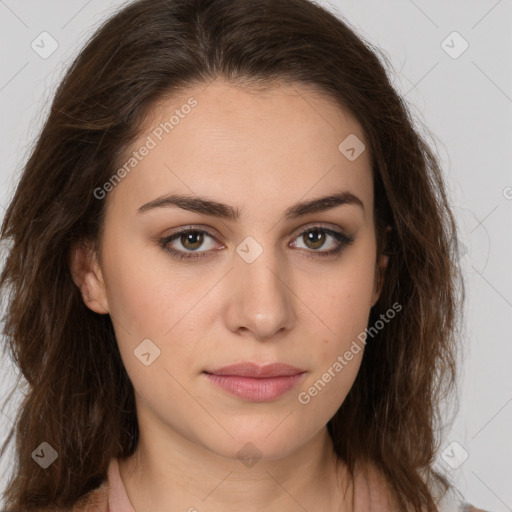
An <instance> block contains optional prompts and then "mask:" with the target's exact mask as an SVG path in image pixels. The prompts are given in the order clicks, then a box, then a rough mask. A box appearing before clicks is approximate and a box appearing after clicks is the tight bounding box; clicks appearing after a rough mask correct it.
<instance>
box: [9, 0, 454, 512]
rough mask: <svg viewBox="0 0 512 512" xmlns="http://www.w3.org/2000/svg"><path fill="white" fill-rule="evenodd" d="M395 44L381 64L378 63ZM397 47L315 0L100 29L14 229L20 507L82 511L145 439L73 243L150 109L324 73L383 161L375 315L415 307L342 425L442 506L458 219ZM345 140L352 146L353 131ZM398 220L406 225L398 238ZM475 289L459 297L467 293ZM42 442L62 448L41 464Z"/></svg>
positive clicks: (179, 6)
mask: <svg viewBox="0 0 512 512" xmlns="http://www.w3.org/2000/svg"><path fill="white" fill-rule="evenodd" d="M379 55H380V57H381V59H382V61H381V59H379ZM383 62H387V59H386V57H385V55H383V54H381V52H380V51H379V50H378V49H376V48H374V47H372V45H370V44H369V43H367V42H365V41H363V40H362V39H361V38H360V37H359V36H357V35H356V33H355V32H354V31H353V30H352V29H351V28H349V24H348V23H346V22H345V21H342V18H341V17H340V16H338V17H337V16H335V15H334V14H331V13H330V12H328V11H327V10H325V9H323V8H321V7H320V6H318V5H316V4H314V3H312V2H311V1H309V0H139V1H135V2H133V3H131V4H129V5H127V6H126V7H124V8H123V9H122V10H121V11H119V12H118V13H117V14H116V15H114V16H113V17H112V18H111V19H109V20H107V21H106V22H105V23H104V24H103V25H102V27H101V28H100V29H99V30H98V31H97V32H96V33H95V34H94V35H93V36H92V38H91V39H90V41H89V42H88V43H87V45H86V46H85V47H84V48H83V49H82V51H81V52H80V54H79V55H78V56H77V58H76V59H75V60H74V62H73V64H72V65H71V67H70V69H69V70H68V72H67V74H66V75H65V77H64V79H63V80H62V82H61V83H60V85H59V87H58V90H57V91H56V94H55V97H54V100H53V103H52V105H51V111H50V113H49V115H48V118H47V120H46V122H45V124H44V126H43V128H42V131H41V133H40V135H39V138H38V140H37V143H36V145H35V147H34V148H33V150H32V152H31V154H30V157H29V158H28V160H27V162H26V164H25V166H24V170H23V174H22V176H21V178H20V180H19V182H18V185H17V189H16V191H15V194H14V197H13V198H12V201H11V202H10V204H9V206H8V208H7V210H6V213H5V217H4V220H3V224H2V231H1V239H2V240H6V241H7V240H8V241H10V242H11V245H10V247H9V249H8V252H7V254H6V259H5V266H4V268H3V271H2V274H1V276H0V290H1V291H2V293H3V294H5V296H6V301H5V302H6V315H5V329H4V334H5V340H6V343H5V347H4V348H5V349H7V348H8V349H9V350H10V355H11V357H12V359H13V361H14V363H15V364H16V365H17V367H18V368H19V369H20V371H21V375H20V378H21V377H23V378H24V380H25V381H26V382H24V383H23V384H20V386H24V387H22V389H24V391H25V392H24V397H23V402H22V404H21V406H20V408H19V410H18V414H17V416H16V418H15V428H13V429H12V430H11V432H10V435H9V437H8V438H7V441H6V443H5V444H4V446H3V449H2V455H3V453H4V452H5V448H6V444H7V443H8V442H9V440H10V439H11V438H12V436H13V433H15V434H16V435H15V439H16V465H15V467H14V473H13V476H12V478H11V480H10V482H9V485H8V487H7V490H6V492H5V494H4V499H5V500H6V501H5V506H6V507H7V508H13V509H16V510H25V509H26V510H32V509H34V508H36V507H37V508H39V507H40V508H45V507H50V506H53V507H71V506H73V504H75V503H76V502H77V501H78V499H79V498H80V497H82V496H83V495H85V494H86V493H87V492H89V491H91V490H92V489H94V488H96V487H98V486H99V485H100V483H101V482H102V481H103V480H104V479H105V478H106V471H107V467H108V464H109V462H110V460H111V458H112V457H125V456H129V455H131V454H132V453H133V451H134V450H135V448H136V446H137V441H138V426H137V418H136V411H135V405H134V390H133V387H132V384H131V382H130V380H129V378H128V375H127V373H126V371H125V368H124V366H123V363H122V359H121V356H120V353H119V350H118V347H117V343H116V339H115V335H114V330H113V326H112V322H111V319H110V317H109V316H108V315H98V314H96V313H94V312H92V311H91V310H90V309H89V308H87V307H86V306H85V304H84V302H83V299H82V296H81V293H80V290H79V289H78V287H77V286H76V285H75V284H74V282H73V280H72V277H71V273H70V268H69V254H70V247H71V246H72V244H74V243H85V242H86V241H91V242H93V243H95V244H96V247H97V248H98V249H100V247H99V246H98V241H99V239H100V234H101V232H102V231H101V230H102V226H103V220H104V217H103V214H104V208H105V201H102V200H98V199H97V197H96V196H95V194H94V190H95V189H97V188H98V187H101V186H102V185H103V184H104V183H106V182H107V181H108V180H109V179H111V177H112V175H113V174H114V172H115V170H116V169H118V166H119V165H120V163H121V162H122V157H123V155H124V154H125V152H126V151H127V149H128V148H129V147H130V144H131V143H133V141H134V140H135V139H136V137H137V136H138V135H139V134H140V129H141V126H142V125H143V121H144V119H145V116H147V114H148V112H149V111H150V108H151V107H152V106H154V105H155V104H156V103H157V102H158V101H159V100H161V99H162V98H164V97H170V96H171V95H172V93H173V92H176V91H181V90H186V88H187V87H188V86H190V85H192V84H200V83H207V82H209V81H210V80H213V79H215V78H217V77H223V78H226V79H229V80H232V81H233V82H236V83H237V84H239V85H265V84H271V83H272V82H273V81H278V80H280V81H287V82H290V83H295V84H299V85H300V84H307V85H309V86H313V87H314V88H315V89H316V90H318V91H320V92H321V93H323V94H325V95H327V96H328V97H329V98H330V99H332V100H333V101H334V102H336V103H337V104H338V105H340V106H341V107H342V108H344V109H347V110H348V111H349V112H350V113H352V115H353V116H354V117H355V118H356V119H357V120H358V121H359V123H360V124H361V126H362V128H363V130H364V132H365V134H366V137H367V140H368V142H369V146H370V147H369V148H368V149H369V150H370V151H371V156H372V166H373V181H374V190H375V219H374V220H375V223H376V230H377V231H376V232H377V253H378V254H380V253H382V252H385V253H386V254H388V255H389V256H390V259H389V264H388V267H387V272H386V276H385V279H384V281H383V289H382V293H381V296H380V298H379V301H378V302H377V303H376V305H375V306H374V307H373V309H372V310H371V313H370V320H369V325H370V324H371V325H373V324H374V323H375V322H376V321H377V320H378V319H379V318H380V315H382V314H384V313H385V312H386V311H387V310H389V308H390V307H391V305H392V304H394V303H398V304H400V305H402V306H403V308H402V311H401V312H400V315H399V319H397V321H393V322H389V323H388V324H387V325H386V327H385V329H382V330H380V331H379V332H378V333H377V334H375V336H374V337H373V339H372V340H371V342H369V343H368V344H367V346H366V349H365V353H364V357H363V361H362V365H361V368H360V371H359V374H358V376H357V378H356V381H355V383H354V385H353V387H352V389H351V391H350V393H349V394H348V396H347V398H346V400H345V401H344V402H343V404H342V405H341V407H340V408H339V410H338V411H337V413H336V414H335V416H334V417H333V418H332V419H331V420H330V421H329V423H328V425H327V428H328V431H329V433H330V435H331V436H332V439H333V442H334V446H335V449H336V452H337V454H338V455H339V458H340V460H343V461H344V462H345V463H346V464H347V465H348V467H349V468H350V469H351V470H353V469H354V468H355V465H356V463H359V462H365V461H366V462H371V463H372V464H375V465H376V466H377V467H378V468H379V470H380V471H381V473H382V474H383V475H384V476H385V477H386V478H387V480H388V482H389V485H390V488H391V489H392V491H393V492H394V494H396V497H397V499H398V501H399V502H400V504H401V505H400V506H401V507H402V508H403V509H404V510H405V509H407V510H414V511H418V512H419V511H420V510H421V511H429V512H431V511H435V510H437V509H436V505H435V500H434V496H433V493H432V487H431V486H432V484H433V483H434V482H435V481H437V482H439V483H441V484H443V485H444V486H446V485H448V482H447V480H445V478H444V477H443V476H442V475H440V474H438V473H436V472H435V471H434V469H433V463H434V459H435V455H436V451H437V449H438V447H439V446H438V444H439V439H438V437H437V434H436V433H437V431H438V427H439V426H440V425H441V424H440V413H439V405H440V403H441V399H442V398H443V397H445V396H448V394H450V393H453V390H454V384H455V381H456V379H455V377H456V364H455V363H456V351H455V345H456V337H457V336H456V335H457V323H458V318H459V316H460V315H459V313H461V310H462V308H460V306H461V304H462V301H463V296H464V286H463V283H462V279H461V276H460V271H459V269H458V265H457V264H456V258H455V257H454V250H453V249H454V248H455V252H456V249H457V238H456V226H455V222H454V217H453V215H452V212H451V210H450V206H449V203H448V199H447V196H446V192H445V186H444V183H443V178H442V174H441V170H440V166H439V164H438V161H437V158H436V156H435V155H434V153H433V151H432V150H431V149H430V147H429V145H428V144H427V143H426V141H425V139H424V138H423V137H422V136H420V134H419V133H418V131H417V129H416V128H415V127H414V123H413V120H412V117H411V115H410V113H409V111H408V107H407V106H406V104H405V102H404V101H403V99H402V98H401V97H400V96H399V95H398V94H397V93H396V91H395V90H394V89H393V87H392V86H391V84H390V81H389V79H388V76H387V72H386V69H385V66H384V64H383ZM340 142H341V141H340ZM386 226H391V228H392V230H391V232H390V233H389V236H388V237H387V238H386V237H385V232H386ZM458 292H460V297H459V296H458ZM42 442H47V443H48V444H49V445H50V446H51V447H53V449H54V450H55V451H56V452H57V454H58V458H57V459H56V460H55V461H54V462H53V464H51V466H50V467H48V468H47V469H46V470H45V471H42V470H41V468H40V467H39V465H37V464H35V463H34V460H33V458H32V453H33V452H34V450H35V449H36V448H37V447H39V446H40V444H41V443H42Z"/></svg>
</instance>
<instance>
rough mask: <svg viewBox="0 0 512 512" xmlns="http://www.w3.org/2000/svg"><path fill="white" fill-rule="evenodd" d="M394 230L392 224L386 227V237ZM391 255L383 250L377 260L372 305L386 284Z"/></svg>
mask: <svg viewBox="0 0 512 512" xmlns="http://www.w3.org/2000/svg"><path fill="white" fill-rule="evenodd" d="M391 230H392V228H391V226H387V228H386V239H387V236H388V234H389V232H390V231H391ZM388 262H389V256H388V255H387V254H386V253H385V252H383V253H381V254H379V256H378V258H377V262H376V264H375V274H374V276H375V277H374V281H373V283H374V286H373V294H372V307H373V306H375V304H376V303H377V301H378V300H379V297H380V294H381V292H382V287H383V285H384V278H385V276H386V268H387V266H388Z"/></svg>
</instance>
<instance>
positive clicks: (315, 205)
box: [137, 190, 364, 221]
mask: <svg viewBox="0 0 512 512" xmlns="http://www.w3.org/2000/svg"><path fill="white" fill-rule="evenodd" d="M346 204H352V205H356V206H360V207H361V209H362V210H363V211H364V204H363V202H362V201H361V199H359V198H358V197H357V196H355V195H354V194H352V193H351V192H348V191H346V190H343V191H341V192H338V193H337V194H332V195H329V196H325V197H318V198H316V199H311V200H309V201H303V202H300V203H297V204H295V205H293V206H291V207H290V208H288V209H287V210H286V211H285V212H284V213H283V217H284V218H286V219H296V218H298V217H302V216H304V215H308V214H310V213H317V212H322V211H326V210H330V209H332V208H336V207H338V206H341V205H346ZM171 206H178V207H179V208H182V209H184V210H189V211H192V212H196V213H200V214H204V215H211V216H213V217H220V218H222V219H226V220H230V221H237V220H239V219H240V216H241V210H240V209H239V208H236V207H233V206H230V205H228V204H223V203H219V202H217V201H212V200H210V199H206V198H204V197H198V196H187V195H181V194H170V195H166V196H162V197H158V198H156V199H153V200H152V201H149V202H148V203H146V204H144V205H142V206H141V207H140V208H139V209H138V210H137V213H144V212H148V211H150V210H154V209H156V208H168V207H171Z"/></svg>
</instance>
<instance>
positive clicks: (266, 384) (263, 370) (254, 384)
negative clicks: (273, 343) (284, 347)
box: [204, 362, 305, 402]
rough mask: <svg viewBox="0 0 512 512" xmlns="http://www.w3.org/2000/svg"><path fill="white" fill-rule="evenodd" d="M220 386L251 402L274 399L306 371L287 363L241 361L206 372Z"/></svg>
mask: <svg viewBox="0 0 512 512" xmlns="http://www.w3.org/2000/svg"><path fill="white" fill-rule="evenodd" d="M204 373H205V374H206V376H207V377H208V379H209V380H210V381H212V382H213V383H215V384H216V385H217V386H219V387H220V388H221V389H223V390H225V391H227V392H229V393H231V394H233V395H235V396H238V397H240V398H244V399H245V400H249V401H251V402H268V401H271V400H275V399H276V398H278V397H279V396H281V395H283V394H284V393H286V392H287V391H289V390H290V389H292V388H293V387H295V386H296V384H297V383H298V381H299V380H300V379H301V377H302V376H303V375H304V373H305V371H304V370H300V369H299V368H294V367H293V366H289V365H287V364H282V363H272V364H268V365H264V366H259V365H257V364H254V363H249V362H248V363H240V364H233V365H229V366H224V367H222V368H219V369H217V370H212V371H206V372H204Z"/></svg>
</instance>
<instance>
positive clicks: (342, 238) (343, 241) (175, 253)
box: [159, 226, 354, 261]
mask: <svg viewBox="0 0 512 512" xmlns="http://www.w3.org/2000/svg"><path fill="white" fill-rule="evenodd" d="M311 231H320V232H323V233H327V234H328V235H330V236H332V237H334V239H335V240H337V241H338V242H339V243H340V245H339V246H338V247H337V248H336V249H331V250H330V251H315V250H313V249H311V250H309V251H306V252H312V253H313V254H314V256H309V257H320V258H327V257H332V256H334V255H336V254H338V253H341V251H342V250H343V249H345V248H346V247H348V246H349V245H351V244H352V243H353V242H354V237H350V236H348V235H345V234H344V233H342V232H340V231H333V230H331V229H328V228H325V227H322V226H310V227H308V228H306V229H304V230H303V231H301V232H300V233H299V234H298V235H297V236H296V238H299V237H301V236H303V235H304V234H305V233H309V232H311ZM189 233H202V234H206V235H208V236H209V237H211V238H214V239H215V237H214V236H213V235H211V234H210V233H208V231H204V230H202V229H192V228H187V229H184V230H182V231H178V232H177V233H174V234H172V235H171V236H168V237H166V238H162V239H160V240H159V245H160V246H161V247H162V249H164V251H166V252H167V253H169V254H170V255H171V256H172V257H173V258H175V259H178V260H188V261H190V260H200V259H203V258H207V257H208V256H207V254H208V251H197V252H185V251H179V250H176V249H172V248H171V247H169V245H168V244H169V243H171V242H173V241H174V240H175V239H177V238H178V237H180V236H181V235H183V234H189Z"/></svg>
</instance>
